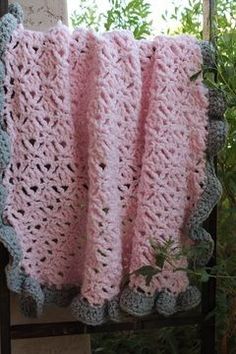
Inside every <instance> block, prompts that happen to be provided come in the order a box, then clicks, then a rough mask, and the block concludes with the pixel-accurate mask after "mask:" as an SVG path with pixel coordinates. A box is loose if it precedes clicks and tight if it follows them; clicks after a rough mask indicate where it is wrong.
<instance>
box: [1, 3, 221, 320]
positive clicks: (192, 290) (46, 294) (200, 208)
mask: <svg viewBox="0 0 236 354" xmlns="http://www.w3.org/2000/svg"><path fill="white" fill-rule="evenodd" d="M22 18H23V12H22V9H21V7H20V6H19V5H18V4H11V5H10V6H9V12H8V13H7V14H6V15H4V16H3V17H2V18H1V19H0V118H1V119H0V168H1V177H0V178H1V180H0V214H1V219H0V241H1V242H2V243H3V245H4V246H5V247H6V248H7V250H8V252H9V254H10V257H11V259H10V262H9V264H8V265H7V267H6V276H7V283H8V287H9V289H10V290H12V291H14V292H16V293H18V294H20V295H21V308H22V311H23V313H24V314H25V315H27V316H30V317H37V316H39V315H40V314H41V313H42V311H43V307H44V304H46V303H55V304H57V305H58V306H68V305H70V304H71V307H72V312H73V314H74V315H75V317H76V318H77V319H78V320H80V321H81V322H83V323H85V324H88V325H99V324H102V323H104V322H105V321H107V320H109V319H110V320H113V321H122V320H124V319H125V318H126V317H127V316H128V317H129V315H134V316H144V315H149V314H151V313H153V312H158V313H159V314H162V315H165V316H169V315H172V314H174V313H176V312H178V311H184V310H188V309H192V308H193V307H196V306H198V305H199V303H200V301H201V293H200V291H199V290H198V288H197V287H196V286H191V285H190V286H189V287H188V288H187V289H186V291H184V292H182V293H180V294H178V295H177V296H175V295H173V294H171V293H170V292H168V291H161V292H157V293H156V294H155V295H154V296H147V295H145V294H144V293H141V292H138V291H135V290H133V289H130V288H129V287H126V288H124V289H123V290H122V291H121V294H120V295H119V296H116V297H115V298H113V299H112V300H111V301H107V302H106V303H105V304H104V305H102V306H92V305H90V304H89V303H88V301H87V300H86V299H84V298H82V297H81V296H80V295H79V293H80V290H79V288H77V287H75V286H66V287H64V288H62V289H60V290H58V289H56V288H52V287H51V288H49V287H46V286H42V285H40V284H39V282H38V281H37V280H35V279H32V278H31V277H29V276H28V275H26V274H25V273H24V271H23V270H22V269H21V268H20V266H19V264H20V261H21V259H22V250H21V247H20V245H19V242H18V240H17V237H16V233H15V231H14V229H13V228H12V227H11V226H10V225H7V224H6V223H4V221H3V220H2V213H3V210H4V205H5V201H6V196H7V191H6V189H5V188H4V186H3V185H2V180H3V176H4V170H5V169H6V167H7V165H8V163H9V161H10V139H9V136H8V134H7V132H6V127H5V124H4V119H3V116H2V114H1V112H2V110H3V105H4V87H3V83H4V77H5V65H4V52H5V49H6V46H7V44H8V43H9V42H10V40H11V35H12V33H13V32H14V30H16V29H17V27H18V25H19V24H20V23H21V22H22ZM199 45H200V47H201V52H202V58H203V65H204V67H206V68H212V67H214V65H215V53H214V48H213V47H212V46H211V45H210V43H209V42H207V41H200V42H199ZM208 98H209V105H208V117H209V123H208V137H207V162H206V173H205V174H206V185H205V189H204V191H203V193H202V195H201V198H200V200H199V201H198V203H197V206H196V208H195V209H194V210H193V211H192V213H191V215H190V218H189V220H188V222H187V225H186V231H187V234H188V236H189V238H190V239H191V240H192V241H194V244H195V245H196V244H199V245H202V246H204V250H205V251H204V252H203V253H201V255H199V257H198V259H195V262H194V263H195V265H196V264H197V265H199V266H204V265H206V264H207V263H208V261H209V259H210V258H211V256H212V253H213V250H214V241H213V239H212V236H211V235H210V234H209V232H208V231H206V229H204V227H203V226H202V225H203V223H204V221H205V220H206V219H207V218H208V217H209V215H210V213H211V211H212V210H213V208H214V207H215V206H216V204H217V202H218V201H219V199H220V197H221V194H222V186H221V183H220V181H219V180H218V178H217V176H216V172H215V167H214V157H215V156H216V154H217V153H218V152H219V151H220V150H221V149H222V147H223V146H224V144H225V140H226V136H227V124H226V122H225V121H224V112H225V110H226V102H225V99H224V96H223V94H222V93H221V92H220V91H218V90H215V89H209V90H208Z"/></svg>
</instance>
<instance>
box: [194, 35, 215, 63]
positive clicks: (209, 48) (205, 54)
mask: <svg viewBox="0 0 236 354" xmlns="http://www.w3.org/2000/svg"><path fill="white" fill-rule="evenodd" d="M198 44H199V46H200V48H201V53H202V59H203V65H204V67H206V68H208V69H215V68H216V50H215V48H214V46H213V44H212V43H210V42H209V41H199V42H198Z"/></svg>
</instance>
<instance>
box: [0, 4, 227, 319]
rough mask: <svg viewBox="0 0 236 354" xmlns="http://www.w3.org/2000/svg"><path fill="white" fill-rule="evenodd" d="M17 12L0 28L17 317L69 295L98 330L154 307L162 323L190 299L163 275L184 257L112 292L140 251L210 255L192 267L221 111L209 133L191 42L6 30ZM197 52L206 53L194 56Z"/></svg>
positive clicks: (211, 200) (214, 183)
mask: <svg viewBox="0 0 236 354" xmlns="http://www.w3.org/2000/svg"><path fill="white" fill-rule="evenodd" d="M13 9H14V11H13ZM17 9H19V8H18V7H13V8H11V12H12V14H8V15H6V16H4V17H3V18H2V20H1V31H2V32H4V31H5V32H6V33H8V34H9V33H10V34H9V35H8V37H7V38H6V40H5V42H4V43H3V44H2V48H4V49H5V51H4V56H3V59H4V70H3V72H4V73H5V75H2V82H3V87H4V92H3V94H4V105H3V109H2V117H3V123H2V132H1V134H2V136H3V137H4V139H5V138H6V139H8V138H7V134H8V135H9V137H10V145H11V157H9V158H10V161H9V164H8V163H6V164H5V165H4V170H5V171H4V176H3V182H2V186H1V188H2V189H3V191H4V193H5V192H6V191H7V192H8V195H7V197H6V198H5V199H6V200H4V203H3V204H4V205H5V207H4V205H3V206H2V219H3V226H2V232H1V230H0V238H1V240H2V242H4V244H5V245H6V246H7V247H8V249H9V251H10V252H11V254H12V255H13V259H14V262H15V263H14V262H13V263H14V264H13V265H12V266H9V269H8V282H9V286H10V287H11V289H13V290H15V291H17V292H20V293H21V294H22V307H23V310H24V312H25V313H28V314H31V315H32V314H33V315H37V314H38V313H39V312H40V311H41V310H42V308H43V304H44V302H56V303H58V304H62V305H66V304H68V303H70V302H71V300H72V298H74V299H73V304H72V307H73V312H74V314H75V316H76V317H77V318H78V319H80V320H81V321H83V322H85V323H88V324H100V323H102V322H103V321H104V320H106V319H107V318H108V316H110V318H112V319H113V320H118V319H120V318H121V317H122V314H121V311H122V310H123V311H126V312H128V313H130V314H133V315H138V316H139V315H144V314H148V313H151V312H152V311H153V310H154V307H155V306H156V309H157V310H158V312H160V313H162V314H166V315H168V314H171V313H174V312H176V311H178V310H182V309H187V308H189V307H193V306H195V305H197V304H198V303H199V301H200V294H199V292H198V290H197V289H196V288H195V287H192V286H189V281H188V277H187V274H186V272H185V271H175V269H176V268H184V267H187V260H186V259H185V258H184V257H181V258H180V259H179V260H174V262H173V263H172V264H170V263H168V262H165V264H164V267H163V270H162V272H161V273H159V274H158V275H156V276H155V277H153V279H152V281H151V283H150V284H149V285H147V284H146V281H145V278H144V277H143V276H141V275H132V276H131V278H130V281H129V284H128V286H127V287H126V288H125V289H121V283H122V279H123V277H124V276H125V275H126V274H128V273H130V272H131V273H132V272H134V271H136V270H137V269H139V268H140V267H142V266H144V265H154V264H155V254H154V250H153V247H152V243H153V242H156V243H158V244H163V243H164V242H165V241H167V240H169V239H171V240H173V249H181V247H182V245H183V244H186V243H189V238H190V239H191V240H192V241H198V242H199V241H201V242H205V243H206V244H207V245H208V246H209V252H208V253H209V254H207V255H206V259H205V260H204V261H207V260H208V259H209V256H210V254H211V249H212V240H211V237H210V235H208V234H207V233H206V231H205V230H204V229H202V227H201V224H202V222H203V221H204V220H205V218H206V217H207V215H208V214H209V211H210V210H211V209H212V207H213V206H214V205H215V203H216V202H217V200H218V198H219V195H220V185H219V183H218V180H217V179H216V177H215V174H214V169H213V165H212V156H213V155H214V154H215V153H216V152H217V151H218V150H219V148H220V147H221V146H222V144H223V141H224V135H225V125H224V122H222V121H221V120H220V119H218V118H219V117H218V116H219V114H218V113H219V110H220V109H221V110H222V109H223V108H222V106H220V107H219V109H218V110H217V112H216V113H215V114H214V115H213V116H214V117H213V123H212V122H210V123H209V116H208V113H209V112H208V106H209V104H208V101H209V100H208V98H209V97H208V90H207V89H206V88H205V87H204V86H203V84H202V76H201V75H199V76H198V77H196V78H195V79H194V80H192V79H191V78H192V77H193V75H194V74H196V73H198V72H199V71H200V70H201V65H202V60H203V59H202V58H203V56H202V54H201V48H200V46H199V44H198V43H197V41H196V40H195V39H193V38H191V37H188V36H179V37H175V38H172V37H165V36H158V37H156V38H155V39H154V40H148V41H147V40H141V41H136V40H134V38H133V37H132V35H131V33H129V32H126V31H123V32H122V31H114V32H109V33H106V34H102V35H96V34H95V33H93V32H91V31H88V30H80V29H78V30H75V31H74V32H73V33H72V34H70V32H69V30H68V29H67V28H66V27H65V26H63V25H58V26H56V27H55V28H52V29H51V30H50V31H48V32H45V33H42V32H34V31H29V30H25V29H24V27H23V26H22V25H18V27H17V19H18V22H19V11H18V10H17ZM12 23H14V24H15V25H14V28H11V26H10V25H9V24H12ZM16 27H17V29H16ZM13 30H14V32H13V33H12V31H13ZM11 34H12V38H11V40H10V35H11ZM206 48H207V49H206ZM202 52H203V53H205V56H206V57H209V56H210V54H209V53H210V52H209V48H208V47H207V46H206V45H203V46H202ZM211 59H212V58H211ZM212 97H215V95H212ZM214 107H215V106H214ZM211 112H212V110H211ZM217 117H218V118H217ZM221 117H222V114H221V113H220V118H221ZM6 133H7V134H6ZM216 137H217V139H216ZM209 139H211V140H209ZM213 139H215V143H216V144H211V141H212V140H213ZM4 141H5V140H4ZM216 145H217V146H216ZM2 146H3V147H4V146H7V147H9V144H7V143H5V145H4V143H2ZM8 150H9V149H8ZM8 150H7V151H8ZM213 150H214V151H213ZM2 151H3V153H2V155H3V158H2V159H4V156H5V155H6V154H5V155H4V151H5V150H4V148H3V150H2ZM8 155H9V153H8ZM208 155H209V156H208ZM8 160H9V159H8ZM206 161H207V162H206ZM209 186H210V187H209ZM213 189H214V190H213ZM3 209H4V210H3ZM199 210H200V214H199ZM9 235H12V236H11V237H9ZM11 238H12V239H13V241H14V242H13V243H14V245H13V243H12V242H10V241H11ZM192 241H191V242H192ZM199 262H200V263H204V262H203V261H201V260H200V261H199ZM78 292H79V295H77V296H75V295H76V294H77V293H78Z"/></svg>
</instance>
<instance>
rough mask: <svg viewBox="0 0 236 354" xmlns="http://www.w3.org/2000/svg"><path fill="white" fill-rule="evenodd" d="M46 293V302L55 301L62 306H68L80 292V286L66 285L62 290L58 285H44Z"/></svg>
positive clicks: (43, 289) (43, 288)
mask: <svg viewBox="0 0 236 354" xmlns="http://www.w3.org/2000/svg"><path fill="white" fill-rule="evenodd" d="M42 291H43V293H44V299H45V304H51V303H54V304H55V305H57V306H60V307H67V306H69V305H70V303H71V301H72V300H73V298H74V297H75V296H76V295H78V294H79V288H78V287H75V286H67V287H66V286H65V287H64V288H63V291H62V290H59V289H57V288H56V287H51V288H49V287H46V286H44V287H42Z"/></svg>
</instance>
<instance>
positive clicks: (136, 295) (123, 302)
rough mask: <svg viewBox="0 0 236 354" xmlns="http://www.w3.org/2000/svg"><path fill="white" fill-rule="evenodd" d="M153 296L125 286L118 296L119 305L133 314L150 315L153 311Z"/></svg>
mask: <svg viewBox="0 0 236 354" xmlns="http://www.w3.org/2000/svg"><path fill="white" fill-rule="evenodd" d="M154 302H155V296H148V295H146V294H145V293H141V292H140V291H135V290H132V289H130V288H129V287H126V288H125V289H124V290H123V291H122V294H121V297H120V307H121V309H122V310H123V311H125V312H128V313H129V314H130V315H134V316H145V315H150V314H151V313H152V312H153V307H154Z"/></svg>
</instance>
